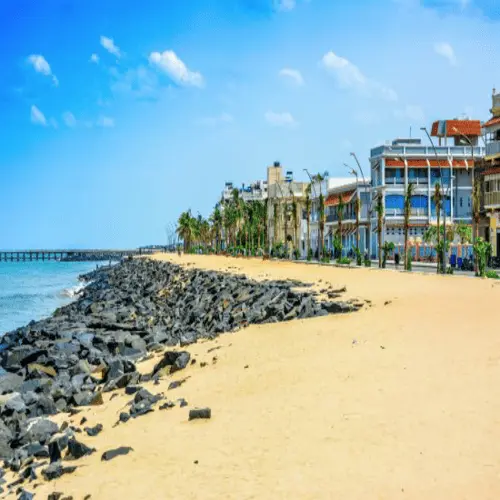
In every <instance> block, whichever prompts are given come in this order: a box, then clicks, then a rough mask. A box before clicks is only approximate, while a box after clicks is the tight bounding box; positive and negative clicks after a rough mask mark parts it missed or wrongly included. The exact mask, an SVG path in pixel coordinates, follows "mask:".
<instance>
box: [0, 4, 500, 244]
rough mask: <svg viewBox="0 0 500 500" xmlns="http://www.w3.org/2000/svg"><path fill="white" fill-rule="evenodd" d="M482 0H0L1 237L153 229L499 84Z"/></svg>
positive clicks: (332, 159) (329, 163)
mask: <svg viewBox="0 0 500 500" xmlns="http://www.w3.org/2000/svg"><path fill="white" fill-rule="evenodd" d="M494 3H495V2H494V1H493V0H468V1H467V0H420V1H418V0H357V1H356V2H352V1H351V2H347V1H346V2H342V1H333V0H218V1H217V2H215V1H213V2H207V1H206V0H203V1H202V0H190V1H189V2H188V1H186V0H146V1H143V2H136V1H131V0H129V1H127V0H120V1H118V0H106V1H105V2H102V1H96V0H85V1H76V0H45V1H44V2H39V1H35V0H30V1H27V0H2V2H1V3H0V47H1V55H2V64H1V66H0V104H1V110H2V111H1V113H0V130H1V131H2V134H0V174H1V177H0V179H1V181H0V248H21V247H24V248H27V247H68V246H69V247H129V246H137V245H142V244H149V243H163V242H165V239H166V238H165V225H166V224H167V223H169V222H174V221H175V220H176V218H177V215H178V214H179V212H180V211H182V210H184V209H187V208H191V209H192V210H193V212H194V213H197V212H198V211H199V212H201V213H202V214H204V215H208V213H209V212H210V210H211V208H212V207H213V205H214V203H215V202H216V201H217V199H218V197H219V196H220V192H221V190H222V188H223V185H224V182H225V181H226V180H228V181H233V182H237V183H240V182H249V181H252V180H254V179H259V178H264V177H265V172H266V171H265V168H266V166H267V165H268V164H270V163H271V162H273V161H274V160H279V161H281V162H282V164H283V165H284V166H285V167H286V168H287V169H291V170H294V171H295V173H296V176H297V177H299V178H300V177H301V176H302V169H303V168H304V167H307V168H309V169H310V170H311V171H323V170H328V171H329V172H330V174H331V175H337V176H345V174H346V172H347V171H346V170H345V168H344V167H343V166H342V165H343V163H344V162H350V158H349V152H350V151H356V153H357V154H358V157H359V158H360V159H361V160H362V161H363V162H364V165H365V166H366V167H367V166H368V162H367V159H368V156H369V150H370V148H371V147H373V146H374V145H376V144H378V143H381V142H383V141H385V140H386V139H391V138H393V137H395V136H404V135H407V134H408V132H409V129H410V127H412V128H413V131H414V132H413V134H414V135H415V134H417V131H418V128H419V127H420V126H421V125H422V124H427V125H429V124H430V123H431V122H432V121H433V120H435V119H446V118H453V117H456V116H459V115H461V114H463V113H466V114H468V115H470V116H471V117H473V118H478V119H482V120H485V119H487V118H488V110H489V108H490V104H491V97H490V96H491V90H492V88H493V87H494V86H495V85H497V86H498V87H499V88H500V60H499V56H500V30H499V29H498V27H499V21H500V10H499V8H498V7H496V6H495V5H494Z"/></svg>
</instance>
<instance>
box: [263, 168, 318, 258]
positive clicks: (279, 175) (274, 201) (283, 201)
mask: <svg viewBox="0 0 500 500" xmlns="http://www.w3.org/2000/svg"><path fill="white" fill-rule="evenodd" d="M308 185H309V183H307V182H297V181H294V179H293V172H291V171H287V172H286V175H283V167H282V166H281V164H280V163H279V162H274V164H273V165H272V166H270V167H268V168H267V189H268V202H267V235H268V241H269V247H270V249H272V248H273V247H275V246H276V245H279V244H280V243H281V244H283V245H286V246H287V247H288V250H289V251H291V250H292V248H293V249H300V248H301V242H300V239H301V215H302V213H303V211H304V209H305V198H306V190H307V186H308Z"/></svg>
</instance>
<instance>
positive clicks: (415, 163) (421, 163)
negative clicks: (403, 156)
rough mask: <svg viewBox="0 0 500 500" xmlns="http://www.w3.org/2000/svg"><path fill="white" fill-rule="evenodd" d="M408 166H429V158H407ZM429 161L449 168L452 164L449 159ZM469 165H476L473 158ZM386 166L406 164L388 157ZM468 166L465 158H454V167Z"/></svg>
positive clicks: (433, 164)
mask: <svg viewBox="0 0 500 500" xmlns="http://www.w3.org/2000/svg"><path fill="white" fill-rule="evenodd" d="M407 162H408V166H409V167H427V160H421V159H418V160H407ZM429 163H430V165H431V167H439V166H440V167H443V168H449V166H450V164H449V163H448V160H440V161H439V163H440V165H439V164H438V160H429ZM468 163H469V167H472V166H473V165H474V163H473V161H472V158H471V159H470V160H468ZM385 166H386V167H404V166H405V164H404V162H403V160H395V159H393V158H386V160H385ZM460 167H463V168H466V167H467V165H466V163H465V160H453V168H460Z"/></svg>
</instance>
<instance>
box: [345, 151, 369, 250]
mask: <svg viewBox="0 0 500 500" xmlns="http://www.w3.org/2000/svg"><path fill="white" fill-rule="evenodd" d="M350 155H351V156H352V157H353V158H354V161H355V162H356V165H357V166H358V168H359V171H360V173H361V178H362V179H363V184H364V186H365V190H366V193H367V194H368V196H369V197H370V188H369V187H368V184H367V183H366V179H365V174H364V173H363V168H362V167H361V163H360V162H359V160H358V157H357V156H356V153H350ZM372 201H373V200H372V199H371V197H370V200H369V204H368V227H367V231H366V242H365V243H366V248H367V251H368V259H370V258H371V256H370V253H371V248H370V243H371V241H370V240H371V230H372V228H371V224H372Z"/></svg>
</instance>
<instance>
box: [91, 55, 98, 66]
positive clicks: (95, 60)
mask: <svg viewBox="0 0 500 500" xmlns="http://www.w3.org/2000/svg"><path fill="white" fill-rule="evenodd" d="M90 62H92V63H95V64H99V56H98V55H97V54H92V55H91V56H90Z"/></svg>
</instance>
